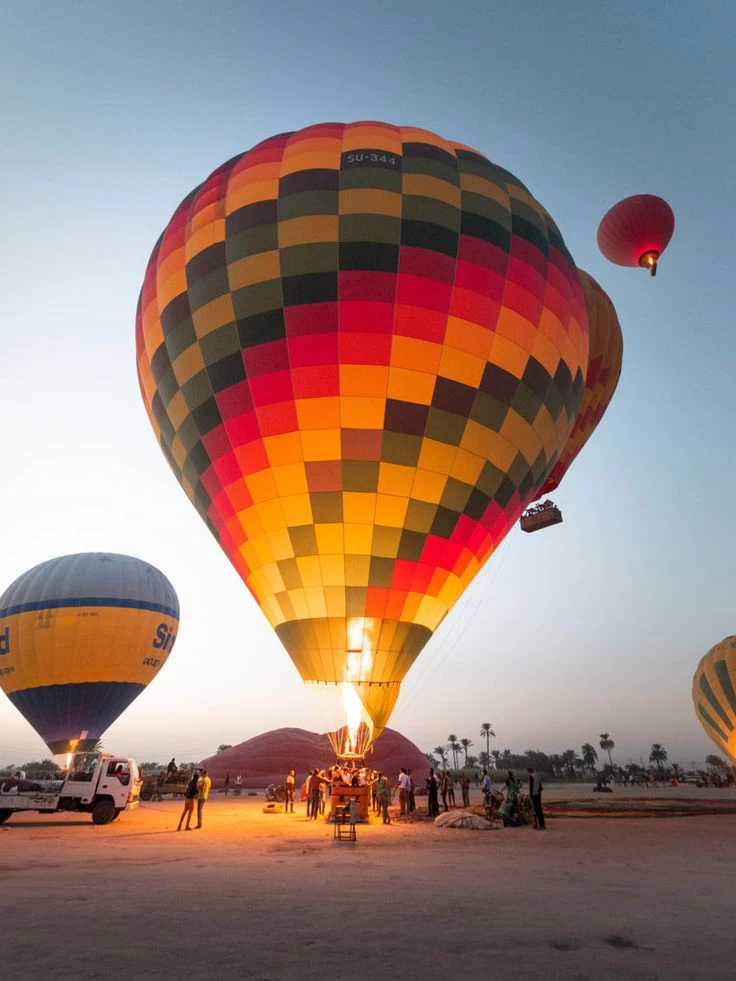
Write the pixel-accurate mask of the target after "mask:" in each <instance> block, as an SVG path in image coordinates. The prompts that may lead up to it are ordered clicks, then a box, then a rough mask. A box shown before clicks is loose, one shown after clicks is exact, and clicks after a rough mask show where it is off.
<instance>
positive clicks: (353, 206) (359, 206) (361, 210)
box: [340, 187, 402, 218]
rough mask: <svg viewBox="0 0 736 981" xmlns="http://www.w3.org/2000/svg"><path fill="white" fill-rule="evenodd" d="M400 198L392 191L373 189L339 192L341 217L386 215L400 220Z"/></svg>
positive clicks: (351, 189)
mask: <svg viewBox="0 0 736 981" xmlns="http://www.w3.org/2000/svg"><path fill="white" fill-rule="evenodd" d="M401 211H402V197H401V195H400V194H397V193H395V192H394V191H379V190H375V189H373V188H362V187H361V188H350V189H347V190H344V191H340V214H341V215H363V214H375V215H387V216H388V217H390V218H401Z"/></svg>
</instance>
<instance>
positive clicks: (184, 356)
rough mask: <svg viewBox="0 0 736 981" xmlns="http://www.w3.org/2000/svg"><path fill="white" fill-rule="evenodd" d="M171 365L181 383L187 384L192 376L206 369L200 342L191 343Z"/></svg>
mask: <svg viewBox="0 0 736 981" xmlns="http://www.w3.org/2000/svg"><path fill="white" fill-rule="evenodd" d="M171 367H172V368H173V369H174V374H175V375H176V380H177V381H178V382H179V384H180V385H185V384H186V383H187V382H188V381H189V379H190V378H194V376H195V375H196V374H198V373H199V372H200V371H204V358H203V357H202V349H201V348H200V346H199V344H190V345H189V347H188V348H187V349H186V350H185V351H182V353H181V354H180V355H179V357H178V358H176V360H175V361H174V363H173V364H172V366H171Z"/></svg>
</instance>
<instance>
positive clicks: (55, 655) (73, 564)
mask: <svg viewBox="0 0 736 981" xmlns="http://www.w3.org/2000/svg"><path fill="white" fill-rule="evenodd" d="M178 623H179V601H178V600H177V598H176V593H175V592H174V588H173V586H172V585H171V583H170V582H169V581H168V579H167V578H166V577H165V576H164V575H163V573H161V572H159V570H158V569H156V568H154V566H152V565H149V564H148V563H147V562H142V561H141V560H140V559H135V558H131V557H130V556H128V555H114V554H108V553H105V552H90V553H82V554H79V555H63V556H61V557H60V558H57V559H51V560H50V561H48V562H42V563H41V565H37V566H35V567H34V568H33V569H30V570H29V571H28V572H24V573H23V575H22V576H20V577H19V578H18V579H16V580H15V582H14V583H13V584H12V585H11V586H9V587H8V589H6V590H5V593H4V594H3V595H2V597H0V685H1V686H2V689H3V691H4V692H5V693H6V695H7V696H8V697H9V698H10V701H11V702H12V703H13V705H15V707H16V708H17V709H18V710H19V711H20V712H21V713H22V714H23V715H24V716H25V717H26V719H27V720H28V721H29V722H30V723H31V725H32V726H33V727H34V729H35V730H36V732H38V734H39V735H40V736H41V738H42V739H43V740H45V742H46V743H47V745H48V747H49V749H50V750H51V752H52V753H66V752H70V751H72V750H78V751H80V752H81V751H85V750H89V749H92V748H93V747H94V745H95V743H96V742H97V740H98V739H99V738H100V736H101V735H102V733H103V732H104V731H105V730H106V729H107V728H108V726H110V725H111V724H112V723H113V722H114V721H115V719H116V718H117V717H118V716H119V715H120V713H121V712H122V711H123V710H124V709H125V708H127V706H128V705H130V703H131V702H132V701H133V699H134V698H135V697H136V696H137V695H139V694H140V693H141V692H142V691H143V689H144V688H145V687H146V685H147V684H148V683H149V682H150V681H151V680H152V679H153V678H154V677H155V676H156V675H157V674H158V672H159V670H160V669H161V667H162V666H163V665H164V664H165V662H166V659H167V658H168V656H169V653H170V652H171V649H172V647H173V645H174V640H175V637H176V631H177V627H178Z"/></svg>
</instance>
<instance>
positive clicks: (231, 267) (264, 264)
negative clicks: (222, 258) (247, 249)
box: [227, 249, 281, 290]
mask: <svg viewBox="0 0 736 981" xmlns="http://www.w3.org/2000/svg"><path fill="white" fill-rule="evenodd" d="M280 275H281V263H280V261H279V252H278V250H277V249H274V250H272V251H270V252H257V253H256V254H255V255H250V256H246V257H245V258H243V259H235V260H234V261H233V262H231V263H229V264H228V267H227V279H228V283H229V284H230V289H231V290H240V289H244V288H245V287H247V286H253V285H255V284H256V283H266V282H270V281H271V280H272V279H278V278H279V276H280Z"/></svg>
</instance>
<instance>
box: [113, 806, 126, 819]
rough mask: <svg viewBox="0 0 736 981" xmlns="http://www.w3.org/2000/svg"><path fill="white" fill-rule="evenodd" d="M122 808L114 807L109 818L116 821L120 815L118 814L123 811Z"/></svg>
mask: <svg viewBox="0 0 736 981" xmlns="http://www.w3.org/2000/svg"><path fill="white" fill-rule="evenodd" d="M123 810H124V808H122V807H116V808H115V813H114V814H113V816H112V818H111V820H112V821H117V819H118V818H119V817H120V815H121V814H122V813H123Z"/></svg>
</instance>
